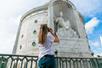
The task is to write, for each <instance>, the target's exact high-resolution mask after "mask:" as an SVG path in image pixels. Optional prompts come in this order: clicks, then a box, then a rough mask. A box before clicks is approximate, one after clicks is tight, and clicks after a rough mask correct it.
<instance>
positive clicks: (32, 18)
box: [16, 10, 48, 55]
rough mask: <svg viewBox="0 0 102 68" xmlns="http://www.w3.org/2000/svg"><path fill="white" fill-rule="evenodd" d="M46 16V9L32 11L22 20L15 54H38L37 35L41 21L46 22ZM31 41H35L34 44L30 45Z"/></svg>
mask: <svg viewBox="0 0 102 68" xmlns="http://www.w3.org/2000/svg"><path fill="white" fill-rule="evenodd" d="M47 18H48V14H47V11H46V10H44V11H40V12H37V13H33V14H31V15H29V16H28V17H26V18H25V19H24V20H23V21H22V26H21V30H20V35H19V40H18V45H17V53H16V54H23V55H38V46H37V44H38V41H37V36H38V32H39V27H40V24H42V23H46V24H47V20H48V19H47ZM22 35H23V37H22ZM33 42H35V43H36V45H35V46H33V45H32V43H33Z"/></svg>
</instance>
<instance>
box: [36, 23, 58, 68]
mask: <svg viewBox="0 0 102 68" xmlns="http://www.w3.org/2000/svg"><path fill="white" fill-rule="evenodd" d="M38 41H39V44H38V45H39V62H38V66H39V68H55V60H54V50H53V45H52V44H53V42H59V38H58V36H57V35H56V33H53V30H52V29H51V28H48V27H47V24H42V25H41V26H40V32H39V36H38Z"/></svg>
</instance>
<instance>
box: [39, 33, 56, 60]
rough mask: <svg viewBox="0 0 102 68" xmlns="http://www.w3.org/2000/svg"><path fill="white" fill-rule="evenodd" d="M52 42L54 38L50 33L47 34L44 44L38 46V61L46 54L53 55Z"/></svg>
mask: <svg viewBox="0 0 102 68" xmlns="http://www.w3.org/2000/svg"><path fill="white" fill-rule="evenodd" d="M53 42H54V36H53V35H52V34H51V33H50V32H48V34H47V39H46V40H45V43H44V44H38V46H39V59H40V58H41V57H43V56H44V55H46V54H49V55H54V49H53Z"/></svg>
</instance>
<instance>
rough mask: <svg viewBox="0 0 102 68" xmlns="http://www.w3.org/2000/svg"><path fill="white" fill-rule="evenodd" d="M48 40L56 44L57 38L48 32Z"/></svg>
mask: <svg viewBox="0 0 102 68" xmlns="http://www.w3.org/2000/svg"><path fill="white" fill-rule="evenodd" d="M48 38H49V40H51V41H52V42H54V39H55V37H54V36H53V35H52V34H51V33H50V32H48Z"/></svg>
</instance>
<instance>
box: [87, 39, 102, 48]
mask: <svg viewBox="0 0 102 68" xmlns="http://www.w3.org/2000/svg"><path fill="white" fill-rule="evenodd" d="M89 44H90V46H91V47H95V48H100V45H101V44H100V41H98V40H94V41H93V40H89Z"/></svg>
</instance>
